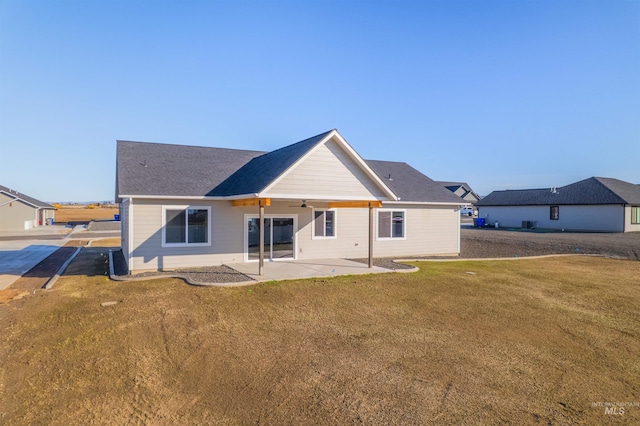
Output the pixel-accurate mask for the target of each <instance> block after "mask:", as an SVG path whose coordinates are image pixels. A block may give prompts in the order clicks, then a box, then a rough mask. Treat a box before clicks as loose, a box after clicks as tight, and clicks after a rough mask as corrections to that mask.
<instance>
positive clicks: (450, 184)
mask: <svg viewBox="0 0 640 426" xmlns="http://www.w3.org/2000/svg"><path fill="white" fill-rule="evenodd" d="M436 182H438V183H439V184H440V185H442V186H444V187H445V188H447V189H448V190H449V191H451V192H456V191H457V190H458V188H462V189H463V190H464V191H465V193H464V195H463V196H462V197H461V198H464V197H466V196H467V195H469V194H471V195H473V196H474V197H475V198H476V199H477V200H479V199H480V198H482V197H480V196H479V195H478V194H476V193H475V192H474V191H473V189H471V187H470V186H469V184H468V183H467V182H448V181H442V180H438V181H436Z"/></svg>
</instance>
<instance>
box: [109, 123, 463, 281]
mask: <svg viewBox="0 0 640 426" xmlns="http://www.w3.org/2000/svg"><path fill="white" fill-rule="evenodd" d="M116 163H117V164H116V199H117V200H118V201H119V202H120V210H121V211H120V213H121V214H120V217H121V221H122V250H123V255H124V257H125V259H126V262H127V264H128V268H129V271H130V272H132V273H134V272H138V271H144V270H158V269H174V268H179V267H199V266H206V265H220V264H225V263H238V262H258V263H259V265H260V269H259V270H260V271H262V265H263V262H264V261H265V260H266V261H277V260H281V259H289V260H290V259H314V258H315V259H319V258H366V257H369V258H370V259H371V257H372V256H376V257H383V256H395V257H400V256H416V255H458V254H459V252H460V237H459V230H460V222H459V221H460V218H459V216H460V215H459V214H458V213H457V209H458V208H459V206H460V205H461V204H464V201H463V200H462V199H461V198H460V197H458V196H456V195H455V194H453V193H451V192H450V191H447V190H446V189H445V188H443V187H442V186H441V185H439V184H437V183H436V182H434V181H433V180H431V179H429V178H428V177H427V176H425V175H423V174H422V173H420V172H419V171H417V170H416V169H414V168H412V167H411V166H409V165H407V164H406V163H399V162H390V161H365V160H363V159H362V158H361V157H360V155H358V153H357V152H356V151H355V150H354V149H353V148H352V147H351V145H349V144H348V143H347V141H346V140H345V139H344V138H343V137H342V136H341V135H340V133H339V132H338V131H337V130H335V129H334V130H331V131H328V132H325V133H322V134H320V135H317V136H314V137H312V138H309V139H305V140H303V141H300V142H297V143H294V144H292V145H289V146H286V147H284V148H281V149H278V150H275V151H272V152H261V151H247V150H240V149H226V148H210V147H198V146H184V145H169V144H158V143H146V142H130V141H117V160H116ZM261 224H262V225H263V226H261ZM261 229H262V230H263V232H261ZM370 265H371V260H370Z"/></svg>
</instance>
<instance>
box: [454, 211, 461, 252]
mask: <svg viewBox="0 0 640 426" xmlns="http://www.w3.org/2000/svg"><path fill="white" fill-rule="evenodd" d="M453 212H454V213H457V216H458V256H460V216H461V215H460V213H459V212H458V211H456V210H455V209H454V211H453Z"/></svg>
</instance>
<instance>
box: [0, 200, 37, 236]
mask: <svg viewBox="0 0 640 426" xmlns="http://www.w3.org/2000/svg"><path fill="white" fill-rule="evenodd" d="M8 201H11V198H9V197H8V196H6V195H4V194H0V204H3V203H6V202H8ZM25 222H27V225H25ZM37 224H38V209H36V208H34V207H33V206H30V205H28V204H25V203H24V202H22V201H20V200H15V201H12V202H11V203H9V204H5V205H4V206H1V207H0V230H3V231H4V230H21V229H28V228H32V227H35V226H37Z"/></svg>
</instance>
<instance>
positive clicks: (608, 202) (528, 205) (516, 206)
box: [476, 177, 640, 232]
mask: <svg viewBox="0 0 640 426" xmlns="http://www.w3.org/2000/svg"><path fill="white" fill-rule="evenodd" d="M476 206H477V207H478V210H479V214H478V215H479V217H483V218H486V222H487V223H495V222H498V223H499V226H500V227H503V226H504V227H516V228H520V227H538V228H545V229H558V230H559V229H563V230H567V231H601V232H633V231H640V186H638V185H635V184H632V183H629V182H624V181H621V180H618V179H612V178H602V177H591V178H588V179H585V180H581V181H579V182H575V183H572V184H569V185H566V186H562V187H557V188H544V189H524V190H506V191H494V192H492V193H491V194H489V195H487V196H486V197H484V198H483V199H482V200H480V201H479V202H477V203H476Z"/></svg>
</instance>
